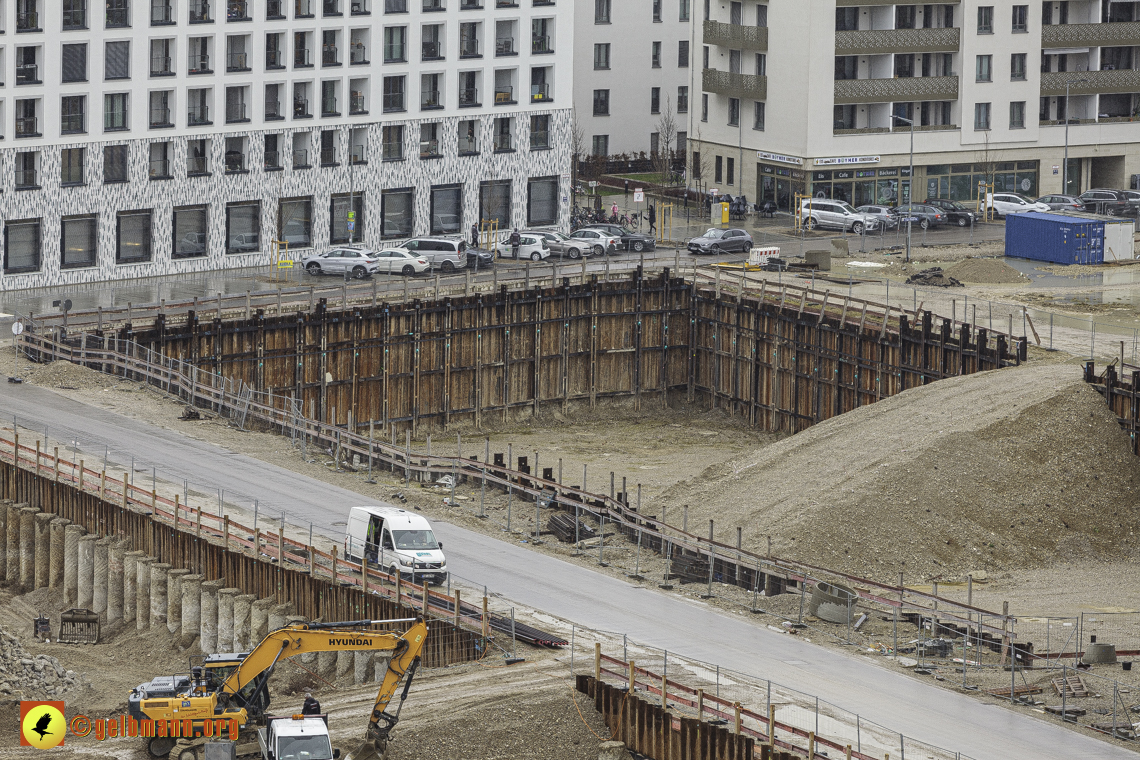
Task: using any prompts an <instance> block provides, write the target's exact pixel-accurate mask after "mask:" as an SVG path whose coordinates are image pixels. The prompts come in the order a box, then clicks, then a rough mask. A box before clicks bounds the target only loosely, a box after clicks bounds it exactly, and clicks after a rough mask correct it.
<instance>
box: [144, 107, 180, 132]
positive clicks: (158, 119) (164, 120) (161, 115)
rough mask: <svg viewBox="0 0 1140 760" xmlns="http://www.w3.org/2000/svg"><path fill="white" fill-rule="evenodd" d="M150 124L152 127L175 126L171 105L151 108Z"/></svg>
mask: <svg viewBox="0 0 1140 760" xmlns="http://www.w3.org/2000/svg"><path fill="white" fill-rule="evenodd" d="M150 125H151V126H152V127H173V126H174V124H172V123H171V121H170V107H169V106H162V107H160V108H151V109H150Z"/></svg>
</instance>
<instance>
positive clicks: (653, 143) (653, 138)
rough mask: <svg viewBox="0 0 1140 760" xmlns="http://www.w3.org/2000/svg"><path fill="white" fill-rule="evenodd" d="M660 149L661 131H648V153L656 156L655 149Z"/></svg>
mask: <svg viewBox="0 0 1140 760" xmlns="http://www.w3.org/2000/svg"><path fill="white" fill-rule="evenodd" d="M659 150H661V133H660V132H650V133H649V155H651V156H656V155H657V151H659Z"/></svg>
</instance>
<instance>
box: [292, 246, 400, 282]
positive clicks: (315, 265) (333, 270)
mask: <svg viewBox="0 0 1140 760" xmlns="http://www.w3.org/2000/svg"><path fill="white" fill-rule="evenodd" d="M301 266H303V267H304V268H305V271H306V272H308V273H309V274H311V275H314V276H316V275H319V274H340V275H343V274H346V273H348V274H351V275H352V277H353V279H356V280H362V279H364V278H365V277H369V276H371V275H374V274H376V273H377V272H379V271H381V270H380V260H379V259H378V258H377V257H376V252H375V251H372V250H369V249H368V248H347V247H341V246H338V247H336V248H330V249H329V250H327V251H325V252H324V253H315V254H313V255H312V256H308V257H306V258H305V260H304V261H302V262H301Z"/></svg>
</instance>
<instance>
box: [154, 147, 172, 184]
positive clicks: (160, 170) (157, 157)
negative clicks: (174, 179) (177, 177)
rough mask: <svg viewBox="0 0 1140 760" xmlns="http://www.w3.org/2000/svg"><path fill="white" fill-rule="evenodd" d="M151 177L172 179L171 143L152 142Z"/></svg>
mask: <svg viewBox="0 0 1140 760" xmlns="http://www.w3.org/2000/svg"><path fill="white" fill-rule="evenodd" d="M150 178H151V179H170V143H168V142H159V143H151V144H150Z"/></svg>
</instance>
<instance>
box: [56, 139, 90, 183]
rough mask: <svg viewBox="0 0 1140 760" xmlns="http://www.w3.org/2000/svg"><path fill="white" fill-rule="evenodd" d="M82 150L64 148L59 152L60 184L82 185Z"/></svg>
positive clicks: (83, 181)
mask: <svg viewBox="0 0 1140 760" xmlns="http://www.w3.org/2000/svg"><path fill="white" fill-rule="evenodd" d="M84 153H85V151H84V149H83V148H64V149H63V150H62V151H60V180H59V181H60V184H63V185H82V184H84V183H85V180H84V176H83V157H84Z"/></svg>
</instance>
